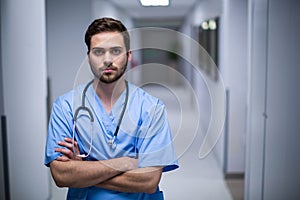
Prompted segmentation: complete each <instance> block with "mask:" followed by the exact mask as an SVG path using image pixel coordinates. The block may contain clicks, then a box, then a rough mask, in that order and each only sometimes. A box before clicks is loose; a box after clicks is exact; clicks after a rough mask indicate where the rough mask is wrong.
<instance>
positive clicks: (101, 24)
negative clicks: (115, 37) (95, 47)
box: [84, 17, 130, 53]
mask: <svg viewBox="0 0 300 200" xmlns="http://www.w3.org/2000/svg"><path fill="white" fill-rule="evenodd" d="M115 31H117V32H120V33H121V34H122V35H123V40H124V43H125V47H126V51H129V49H130V37H129V33H128V31H127V28H126V27H125V26H124V25H123V24H122V22H120V21H118V20H116V19H113V18H107V17H105V18H100V19H96V20H94V21H93V22H92V23H91V24H90V25H89V27H88V29H87V30H86V33H85V38H84V39H85V43H86V45H87V48H88V53H89V51H90V47H91V38H92V36H93V35H96V34H98V33H102V32H115Z"/></svg>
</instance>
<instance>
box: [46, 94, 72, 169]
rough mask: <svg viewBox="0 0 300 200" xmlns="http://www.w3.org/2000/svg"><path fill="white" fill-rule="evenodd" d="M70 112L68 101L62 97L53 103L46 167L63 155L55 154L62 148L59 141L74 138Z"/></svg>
mask: <svg viewBox="0 0 300 200" xmlns="http://www.w3.org/2000/svg"><path fill="white" fill-rule="evenodd" d="M70 110H71V107H70V105H68V103H67V101H65V100H62V99H61V98H60V97H59V98H58V99H56V101H55V102H54V103H53V106H52V111H51V115H50V119H49V125H48V134H47V141H46V149H45V159H44V164H45V165H46V166H49V164H50V163H51V162H52V161H53V160H55V159H56V158H58V157H59V156H61V155H62V154H61V153H58V152H55V148H61V146H59V145H58V141H63V140H64V138H66V137H68V138H71V137H72V135H71V133H72V128H71V127H72V115H71V112H70Z"/></svg>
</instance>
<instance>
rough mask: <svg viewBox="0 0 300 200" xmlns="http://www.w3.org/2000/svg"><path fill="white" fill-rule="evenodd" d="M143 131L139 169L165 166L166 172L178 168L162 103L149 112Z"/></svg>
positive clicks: (140, 139)
mask: <svg viewBox="0 0 300 200" xmlns="http://www.w3.org/2000/svg"><path fill="white" fill-rule="evenodd" d="M141 129H142V131H141V134H140V135H139V148H138V160H139V167H150V166H163V171H164V172H166V171H170V170H174V169H176V168H178V161H177V157H176V153H175V150H174V146H173V140H172V135H171V131H170V127H169V123H168V119H167V114H166V109H165V106H164V105H163V104H162V102H161V101H159V100H158V102H157V104H156V105H155V106H152V107H151V109H150V110H149V112H147V115H146V117H145V119H144V120H143V125H142V127H141Z"/></svg>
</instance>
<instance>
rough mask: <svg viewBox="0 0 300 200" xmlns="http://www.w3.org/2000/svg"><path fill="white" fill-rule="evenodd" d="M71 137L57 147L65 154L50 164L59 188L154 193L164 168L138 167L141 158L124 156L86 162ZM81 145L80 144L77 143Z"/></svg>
mask: <svg viewBox="0 0 300 200" xmlns="http://www.w3.org/2000/svg"><path fill="white" fill-rule="evenodd" d="M70 141H71V139H68V138H66V139H65V141H64V142H59V145H61V146H62V147H67V148H57V149H56V151H57V152H61V153H62V154H63V156H61V157H59V158H58V159H56V160H54V161H52V162H51V163H50V169H51V173H52V176H53V179H54V181H55V183H56V185H57V186H59V187H75V188H81V187H89V186H96V187H101V188H104V189H109V190H115V191H119V192H144V193H154V192H155V191H156V189H157V186H158V184H159V181H160V178H161V174H162V167H145V168H138V167H137V162H138V161H137V159H134V158H129V157H120V158H115V159H109V160H101V161H82V160H80V159H76V157H74V155H73V152H72V151H71V149H72V146H71V145H72V144H71V142H70ZM75 145H77V143H75Z"/></svg>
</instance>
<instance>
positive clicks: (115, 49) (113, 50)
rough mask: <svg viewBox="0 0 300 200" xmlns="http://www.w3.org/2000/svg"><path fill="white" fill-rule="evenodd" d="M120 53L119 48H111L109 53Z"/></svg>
mask: <svg viewBox="0 0 300 200" xmlns="http://www.w3.org/2000/svg"><path fill="white" fill-rule="evenodd" d="M121 53H122V50H121V49H120V48H113V49H112V50H111V54H113V55H120V54H121Z"/></svg>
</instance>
